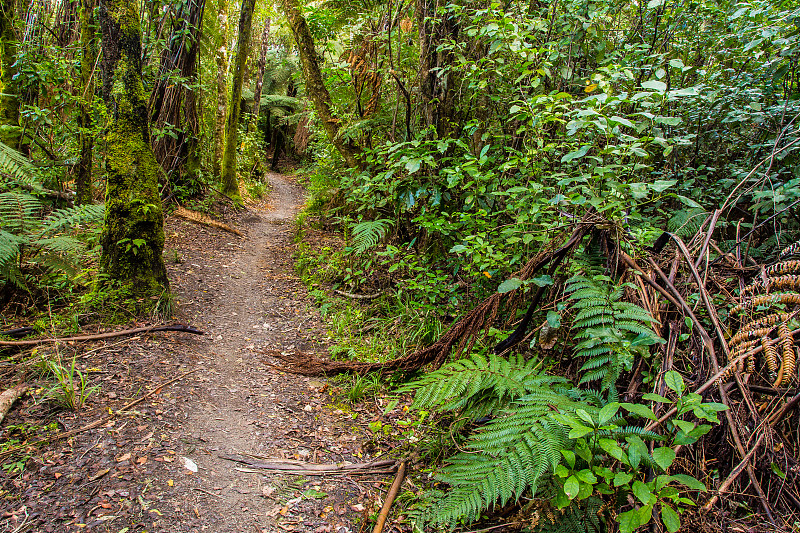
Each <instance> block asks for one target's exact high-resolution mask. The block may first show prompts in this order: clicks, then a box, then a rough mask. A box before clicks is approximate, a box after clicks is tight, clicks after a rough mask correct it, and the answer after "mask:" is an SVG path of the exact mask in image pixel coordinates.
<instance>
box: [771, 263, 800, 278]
mask: <svg viewBox="0 0 800 533" xmlns="http://www.w3.org/2000/svg"><path fill="white" fill-rule="evenodd" d="M789 272H800V260H798V259H792V260H791V261H781V262H780V263H775V264H774V265H770V266H768V267H767V274H769V275H770V276H774V275H776V274H778V275H780V274H788V273H789Z"/></svg>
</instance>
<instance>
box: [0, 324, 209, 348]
mask: <svg viewBox="0 0 800 533" xmlns="http://www.w3.org/2000/svg"><path fill="white" fill-rule="evenodd" d="M154 331H182V332H184V333H193V334H195V335H204V334H205V333H204V332H202V331H200V330H199V329H197V328H194V327H192V326H184V325H183V324H173V325H171V326H147V327H143V328H132V329H121V330H119V331H109V332H107V333H96V334H93V335H76V336H74V337H48V338H45V339H29V340H24V341H0V346H35V345H37V344H43V343H45V342H83V341H97V340H101V339H110V338H113V337H122V336H123V335H133V334H136V333H151V332H154Z"/></svg>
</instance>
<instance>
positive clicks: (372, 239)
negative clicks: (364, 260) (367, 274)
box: [351, 218, 392, 255]
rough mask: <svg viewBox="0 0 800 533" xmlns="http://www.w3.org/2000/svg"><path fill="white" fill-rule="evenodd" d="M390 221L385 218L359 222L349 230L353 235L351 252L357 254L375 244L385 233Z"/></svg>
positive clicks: (389, 226)
mask: <svg viewBox="0 0 800 533" xmlns="http://www.w3.org/2000/svg"><path fill="white" fill-rule="evenodd" d="M391 227H392V221H391V220H389V219H386V218H380V219H378V220H368V221H365V222H359V223H358V224H356V225H354V226H353V229H352V231H351V233H352V237H353V245H352V249H353V253H354V254H356V255H358V254H362V253H364V252H366V251H367V250H369V249H370V248H372V247H374V246H376V245H377V244H378V243H379V242H380V241H381V239H383V237H384V236H385V235H386V232H387V231H388V230H389V228H391Z"/></svg>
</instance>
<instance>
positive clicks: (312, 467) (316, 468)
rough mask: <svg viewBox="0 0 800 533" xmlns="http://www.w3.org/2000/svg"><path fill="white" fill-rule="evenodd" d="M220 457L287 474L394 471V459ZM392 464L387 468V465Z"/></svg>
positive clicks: (255, 467)
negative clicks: (342, 461) (305, 460)
mask: <svg viewBox="0 0 800 533" xmlns="http://www.w3.org/2000/svg"><path fill="white" fill-rule="evenodd" d="M219 458H220V459H225V460H228V461H233V462H235V463H241V464H244V465H247V466H249V467H250V468H254V469H259V470H273V471H276V472H283V473H287V474H303V475H307V476H321V475H324V474H353V473H358V472H361V471H365V470H375V469H383V470H382V471H386V470H388V471H389V472H392V471H394V468H393V467H394V465H395V462H394V461H387V460H382V461H372V462H371V463H354V464H337V463H331V464H314V463H303V462H301V461H292V460H291V459H281V458H267V459H266V460H258V459H253V458H251V457H245V456H243V455H220V456H219ZM388 466H392V468H390V469H387V468H386V467H388Z"/></svg>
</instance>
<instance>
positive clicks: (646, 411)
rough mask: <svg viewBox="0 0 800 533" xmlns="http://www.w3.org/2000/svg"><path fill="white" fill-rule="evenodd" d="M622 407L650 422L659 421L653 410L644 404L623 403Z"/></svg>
mask: <svg viewBox="0 0 800 533" xmlns="http://www.w3.org/2000/svg"><path fill="white" fill-rule="evenodd" d="M622 407H624V408H625V409H627V410H628V411H630V412H631V413H633V414H635V415H639V416H641V417H642V418H647V419H649V420H658V417H656V414H655V413H654V412H653V410H652V409H650V408H649V407H647V406H646V405H644V404H641V403H623V404H622Z"/></svg>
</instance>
